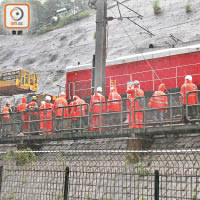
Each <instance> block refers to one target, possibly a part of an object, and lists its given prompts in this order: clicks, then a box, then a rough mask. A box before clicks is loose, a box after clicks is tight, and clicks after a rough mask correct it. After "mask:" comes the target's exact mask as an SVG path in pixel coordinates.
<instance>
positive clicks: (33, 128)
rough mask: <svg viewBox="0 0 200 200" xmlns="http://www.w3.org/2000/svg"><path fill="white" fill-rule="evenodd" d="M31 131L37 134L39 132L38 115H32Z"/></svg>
mask: <svg viewBox="0 0 200 200" xmlns="http://www.w3.org/2000/svg"><path fill="white" fill-rule="evenodd" d="M30 120H31V122H30V131H31V132H36V131H39V121H37V120H38V115H30Z"/></svg>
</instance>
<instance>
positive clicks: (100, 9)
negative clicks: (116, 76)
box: [94, 0, 107, 95]
mask: <svg viewBox="0 0 200 200" xmlns="http://www.w3.org/2000/svg"><path fill="white" fill-rule="evenodd" d="M96 8H97V10H96V47H95V83H94V87H95V90H96V88H97V87H99V86H100V87H102V89H103V95H105V64H106V25H107V20H106V18H107V3H106V0H97V2H96Z"/></svg>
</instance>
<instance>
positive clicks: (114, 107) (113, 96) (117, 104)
mask: <svg viewBox="0 0 200 200" xmlns="http://www.w3.org/2000/svg"><path fill="white" fill-rule="evenodd" d="M113 100H121V96H120V95H119V94H118V93H117V92H115V91H113V92H110V94H109V97H108V101H112V102H108V110H109V111H110V112H112V111H115V112H120V111H121V101H113Z"/></svg>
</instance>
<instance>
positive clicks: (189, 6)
mask: <svg viewBox="0 0 200 200" xmlns="http://www.w3.org/2000/svg"><path fill="white" fill-rule="evenodd" d="M185 12H186V13H190V12H192V7H191V4H190V3H189V1H188V2H187V4H186V5H185Z"/></svg>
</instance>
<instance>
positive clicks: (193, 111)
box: [183, 105, 198, 124]
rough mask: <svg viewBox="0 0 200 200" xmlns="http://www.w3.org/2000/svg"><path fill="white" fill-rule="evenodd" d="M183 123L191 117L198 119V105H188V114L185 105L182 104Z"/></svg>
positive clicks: (187, 121)
mask: <svg viewBox="0 0 200 200" xmlns="http://www.w3.org/2000/svg"><path fill="white" fill-rule="evenodd" d="M183 112H184V123H185V124H188V123H189V122H190V120H191V122H192V119H198V107H197V106H188V115H187V113H186V105H184V110H183Z"/></svg>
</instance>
